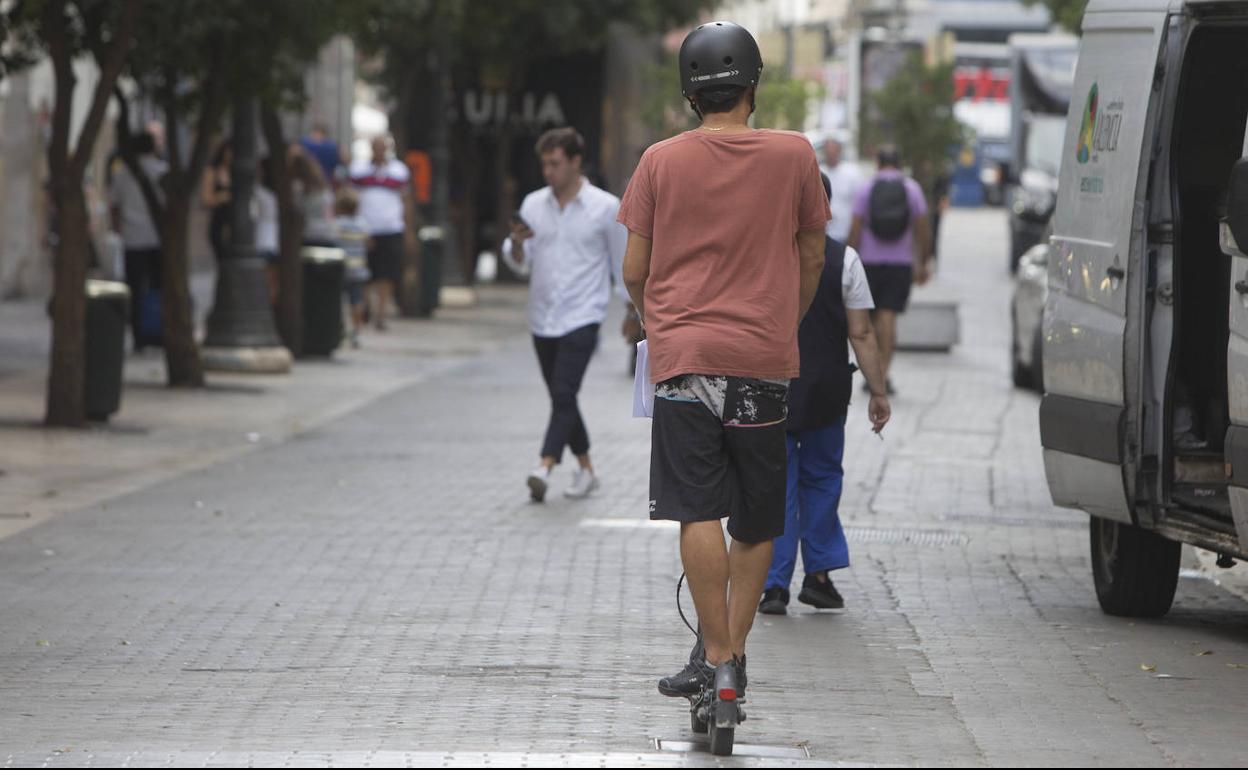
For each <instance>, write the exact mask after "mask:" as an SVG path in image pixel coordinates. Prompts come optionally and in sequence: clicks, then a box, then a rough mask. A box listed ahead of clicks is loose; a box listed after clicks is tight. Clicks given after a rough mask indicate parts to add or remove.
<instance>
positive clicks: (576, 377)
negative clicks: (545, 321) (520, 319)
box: [533, 324, 598, 462]
mask: <svg viewBox="0 0 1248 770" xmlns="http://www.w3.org/2000/svg"><path fill="white" fill-rule="evenodd" d="M533 346H534V347H535V348H536V349H537V360H538V363H540V364H541V366H542V379H544V380H546V390H547V391H549V393H550V423H549V425H548V426H547V428H546V440H545V441H543V442H542V457H553V458H555V462H560V461H561V460H563V449H564V447H567V448H569V449H571V450H572V454H574V455H577V456H580V455H584V454H588V453H589V432H588V431H587V430H585V420H583V419H582V418H581V410H580V407H579V406H577V402H576V396H577V394H578V393H579V392H580V390H581V381H582V380H584V379H585V369H586V368H587V367H588V366H589V359H590V358H591V357H592V356H593V355H594V349H595V348H597V347H598V324H590V325H589V326H582V327H581V328H579V329H577V330H576V331H574V332H570V333H568V334H566V335H564V336H562V337H538V336H536V335H534V336H533Z"/></svg>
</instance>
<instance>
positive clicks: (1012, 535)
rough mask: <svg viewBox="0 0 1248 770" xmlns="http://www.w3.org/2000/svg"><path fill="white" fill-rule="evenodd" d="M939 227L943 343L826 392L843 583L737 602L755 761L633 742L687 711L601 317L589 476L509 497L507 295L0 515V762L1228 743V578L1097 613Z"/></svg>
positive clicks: (519, 357)
mask: <svg viewBox="0 0 1248 770" xmlns="http://www.w3.org/2000/svg"><path fill="white" fill-rule="evenodd" d="M947 222H948V224H947V226H946V232H945V249H944V254H945V255H946V256H945V257H944V260H945V262H946V264H944V265H943V266H942V274H941V276H940V279H939V282H938V285H937V287H933V289H932V291H943V292H947V293H950V292H951V293H953V294H955V295H957V296H958V297H959V298H960V299H961V302H962V324H963V339H964V343H963V344H962V345H961V346H959V347H958V348H957V349H955V350H954V351H953V352H952V353H950V354H948V355H937V354H923V355H905V356H903V357H902V358H901V359H900V361H899V363H898V367H897V372H896V378H895V379H896V382H897V386H898V388H899V389H900V392H901V395H900V396H899V397H898V398H897V399H896V401H895V404H894V411H895V415H896V416H895V422H894V424H893V425H891V426H890V427H889V428H888V429H887V431H886V432H885V436H886V438H885V440H884V441H882V442H881V441H878V440H877V439H876V438H875V437H874V436H872V435H871V434H870V433H869V431H868V423H867V421H866V417H865V415H864V414H863V413H862V411H861V410H862V404H857V405H855V410H854V413H853V414H852V416H851V422H850V430H849V431H848V435H849V439H848V450H847V461H846V464H847V469H848V478H847V484H846V490H845V496H844V502H843V507H842V511H843V516H844V518H845V520H846V523H847V525H849V535H850V539H851V546H852V555H853V559H854V563H853V566H852V567H851V568H850V569H849V570H848V571H846V572H844V573H841V574H840V575H838V576H837V583H838V586H840V587H841V589H842V593H844V594H845V597H846V600H847V603H848V607H849V609H848V610H847V611H846V612H844V613H841V614H833V613H816V612H813V611H807V610H806V609H805V608H802V607H801V606H800V605H796V606H795V607H793V608H791V611H790V615H789V616H788V617H785V618H767V619H765V620H760V622H758V623H757V624H756V626H755V633H754V636H753V637H752V646H751V650H750V668H751V671H750V675H751V676H750V678H751V689H750V719H749V721H747V722H746V723H745V725H744V726H743V727H742V728H740V730H739V731H738V740H739V741H740V742H741V743H742V744H754V745H758V746H768V747H778V748H782V749H786V750H788V752H789V754H790V756H789V757H783V758H776V757H774V756H773V757H757V756H755V757H749V756H746V757H736V758H733V759H729V760H714V761H713V758H712V757H710V756H709V755H707V754H705V753H692V754H689V753H679V752H665V751H660V750H659V748H658V747H656V744H655V741H656V739H657V740H662V741H667V742H671V741H684V740H689V738H690V736H689V732H688V719H687V716H686V710H685V708H684V706H683V701H679V700H670V699H664V698H662V697H660V696H659V695H658V694H657V693H656V692H655V690H654V680H655V678H656V677H657V676H658V675H662V674H666V673H670V671H671V670H674V669H675V668H678V667H679V666H680V664H681V663H682V662H683V657H684V655H685V653H686V652H687V650H688V645H689V643H690V641H691V639H690V636H689V633H688V632H687V631H686V630H685V629H684V627H683V626H682V625H681V623H680V621H679V618H678V616H677V613H676V608H675V604H674V598H675V592H674V591H675V584H676V579H677V577H678V576H679V574H680V565H679V557H678V553H677V547H676V534H675V530H673V529H672V528H671V527H668V526H664V525H651V524H649V523H647V522H645V520H644V517H645V512H646V500H647V494H646V484H645V479H646V476H647V471H648V449H649V447H648V424H647V423H646V422H645V421H639V420H633V419H631V418H630V417H629V416H628V410H629V407H630V397H631V396H630V394H631V383H630V381H629V380H628V378H627V376H626V375H625V371H624V357H625V350H624V347H623V345H622V343H620V342H619V341H618V340H617V339H616V338H614V336H613V335H612V334H610V333H609V332H610V330H611V328H612V327H610V326H609V327H607V328H608V333H607V334H606V335H605V336H604V341H603V345H602V348H601V351H600V355H599V356H598V358H597V359H596V360H595V361H594V363H593V364H592V365H591V368H590V374H589V377H588V379H587V384H586V388H585V392H584V394H583V408H584V410H585V412H586V414H587V416H588V417H587V419H588V422H589V426H590V431H591V436H592V438H593V440H594V446H595V449H594V453H595V462H596V464H597V465H598V467H599V469H600V472H601V474H602V477H603V481H604V484H603V488H602V489H601V491H600V492H599V493H598V494H597V495H596V496H595V497H593V498H591V499H590V500H588V501H579V502H574V501H568V500H565V499H563V498H562V496H561V495H560V494H559V492H560V491H561V488H562V485H563V484H565V483H566V482H567V481H569V480H570V473H569V472H567V471H561V472H560V475H559V476H558V477H557V481H556V484H555V487H554V489H553V490H552V491H553V494H552V495H551V496H550V499H549V501H548V502H547V503H546V504H545V505H534V504H531V503H529V502H528V501H527V494H526V491H525V489H524V485H523V479H524V475H525V473H526V472H527V471H528V470H529V468H530V466H531V465H532V464H533V462H534V460H535V457H536V452H537V449H538V444H539V441H540V437H541V429H542V425H543V423H544V419H545V410H546V407H545V404H544V399H543V392H542V389H541V386H540V379H539V375H538V372H537V368H536V365H535V363H534V361H533V354H532V351H531V349H530V344H529V342H528V340H527V338H526V337H525V335H524V330H523V326H522V321H521V319H520V318H519V317H518V318H517V324H518V325H517V333H516V335H515V336H514V338H513V339H511V340H509V341H507V342H506V343H505V344H504V345H503V347H502V348H501V349H499V350H496V351H492V352H488V353H485V354H483V355H481V356H479V357H477V358H474V359H472V360H471V361H469V362H467V363H465V364H463V365H461V366H458V367H456V368H454V369H452V370H450V371H448V372H447V373H444V374H441V375H438V376H435V377H432V378H430V379H429V380H427V381H425V382H421V383H418V384H416V385H413V386H411V387H409V388H405V389H403V390H400V391H398V392H396V393H393V394H390V395H388V396H386V397H384V398H382V399H380V400H378V401H376V402H374V403H372V404H370V405H369V406H367V407H365V408H362V409H360V410H359V411H357V412H355V413H353V414H351V415H348V416H346V417H344V418H341V419H338V420H336V421H333V422H331V423H328V424H326V425H322V426H320V427H318V428H316V429H314V430H311V431H307V432H303V433H301V434H298V435H297V436H295V437H294V438H293V439H292V440H290V441H288V442H286V443H284V444H280V445H276V446H271V447H266V448H264V449H262V450H260V451H257V452H254V453H251V454H248V455H245V456H243V457H241V458H237V459H235V460H231V461H227V462H224V463H220V464H216V465H213V466H211V467H207V468H202V469H199V470H196V471H194V472H190V473H187V474H185V475H182V476H180V477H177V478H175V479H171V480H167V481H164V482H162V483H160V484H157V485H155V486H152V487H149V488H147V489H144V490H142V491H139V492H136V493H133V494H129V495H127V496H125V497H123V498H119V499H114V500H112V501H110V502H108V503H107V504H106V505H97V506H94V507H92V508H88V509H84V510H80V511H76V512H74V513H72V514H69V515H65V516H62V517H59V518H56V519H53V520H52V521H49V522H47V523H44V524H42V525H40V526H37V527H34V528H32V529H29V530H26V531H24V532H21V533H19V534H17V535H15V536H13V537H11V538H9V539H7V540H3V541H0V619H2V622H0V704H3V707H2V708H0V763H4V764H5V766H23V765H44V766H61V765H66V766H69V765H87V764H109V765H113V764H115V765H125V764H129V765H156V764H175V765H202V766H217V765H238V764H253V765H265V766H272V765H292V766H331V765H350V766H356V765H358V766H371V765H420V766H479V765H485V764H488V765H500V766H526V765H537V766H591V767H592V766H616V765H624V764H628V765H649V766H669V765H716V764H718V765H723V766H733V765H751V764H768V765H783V764H788V765H802V764H816V763H817V764H819V765H829V764H838V763H843V764H846V765H853V764H858V765H862V764H889V765H915V764H919V765H941V766H986V765H1021V764H1034V765H1080V766H1083V765H1101V764H1113V765H1164V766H1172V765H1197V764H1200V765H1230V766H1235V765H1243V764H1245V762H1246V759H1245V748H1246V747H1248V700H1246V699H1245V698H1244V697H1243V693H1244V692H1245V689H1246V688H1248V605H1246V604H1245V603H1244V601H1243V600H1241V599H1239V598H1238V597H1236V596H1235V595H1233V594H1231V593H1229V592H1227V591H1225V590H1223V589H1222V588H1220V587H1218V586H1217V585H1215V584H1214V583H1213V582H1212V581H1210V580H1208V579H1203V578H1201V577H1199V576H1198V575H1199V573H1191V575H1192V576H1190V577H1188V578H1186V579H1184V580H1182V581H1181V583H1180V587H1179V596H1178V599H1177V602H1176V606H1175V609H1174V611H1172V612H1171V614H1170V615H1169V616H1168V617H1166V618H1165V619H1162V620H1157V621H1136V622H1130V621H1127V620H1122V619H1115V618H1109V617H1106V616H1104V615H1102V614H1101V612H1100V611H1099V609H1098V608H1097V606H1096V600H1095V596H1094V593H1093V589H1092V585H1091V577H1090V572H1089V564H1088V556H1087V550H1088V547H1087V532H1086V530H1087V525H1086V520H1085V517H1084V516H1083V515H1081V514H1077V513H1074V512H1070V511H1061V510H1057V509H1054V508H1053V507H1052V506H1051V505H1050V503H1049V501H1048V496H1047V490H1046V488H1045V485H1044V478H1043V468H1042V465H1041V462H1040V450H1039V447H1038V444H1039V442H1038V429H1037V425H1036V410H1037V405H1038V398H1037V397H1036V396H1034V395H1032V394H1029V393H1022V392H1018V391H1014V390H1012V389H1011V388H1010V387H1009V380H1008V371H1007V370H1006V351H1007V349H1008V347H1007V346H1008V334H1009V332H1008V324H1007V323H1006V321H1005V319H1006V317H1007V316H1006V313H1005V308H1006V306H1007V303H1008V286H1009V284H1008V279H1007V277H1006V276H1005V275H1004V274H1003V270H1001V267H1000V266H1001V265H1003V263H1004V258H1003V256H1002V255H1003V254H1004V248H1005V229H1004V227H1005V225H1004V218H1003V216H1002V215H1001V214H1000V213H999V212H962V211H959V212H955V213H953V214H951V215H950V216H949V217H948V218H947ZM799 579H800V578H799ZM685 601H686V607H689V606H690V603H689V601H688V598H687V597H686V600H685ZM1200 653H1210V654H1200ZM1236 665H1237V666H1239V667H1235V666H1236ZM1142 667H1155V671H1149V670H1145V669H1144V668H1142ZM747 751H748V749H747ZM807 755H809V757H810V759H809V760H805V759H804V757H805V756H807Z"/></svg>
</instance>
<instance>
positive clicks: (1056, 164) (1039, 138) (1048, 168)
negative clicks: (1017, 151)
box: [1026, 115, 1066, 176]
mask: <svg viewBox="0 0 1248 770" xmlns="http://www.w3.org/2000/svg"><path fill="white" fill-rule="evenodd" d="M1065 139H1066V119H1065V118H1063V117H1062V116H1060V115H1033V116H1032V118H1031V120H1030V121H1029V122H1028V125H1027V156H1026V160H1027V168H1034V169H1037V170H1040V171H1044V172H1045V173H1048V174H1052V175H1053V176H1057V172H1058V169H1059V168H1060V167H1061V164H1062V143H1063V142H1064V141H1065Z"/></svg>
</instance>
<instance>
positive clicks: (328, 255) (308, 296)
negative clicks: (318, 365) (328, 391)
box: [300, 246, 346, 356]
mask: <svg viewBox="0 0 1248 770" xmlns="http://www.w3.org/2000/svg"><path fill="white" fill-rule="evenodd" d="M300 256H301V257H302V259H303V355H305V356H328V355H332V354H333V352H334V351H335V350H337V349H338V346H339V345H341V344H342V336H343V323H342V292H343V271H344V269H345V264H344V262H345V258H346V252H344V251H343V250H342V249H340V248H337V247H333V246H304V247H303V249H301V250H300Z"/></svg>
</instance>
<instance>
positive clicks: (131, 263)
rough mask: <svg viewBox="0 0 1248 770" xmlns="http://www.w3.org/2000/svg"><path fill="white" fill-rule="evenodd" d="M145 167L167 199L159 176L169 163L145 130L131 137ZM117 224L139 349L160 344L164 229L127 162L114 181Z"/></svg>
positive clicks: (112, 195)
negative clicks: (158, 151)
mask: <svg viewBox="0 0 1248 770" xmlns="http://www.w3.org/2000/svg"><path fill="white" fill-rule="evenodd" d="M132 141H133V142H134V146H133V151H134V155H135V157H136V158H137V159H138V167H139V171H140V173H142V174H143V176H144V177H146V179H147V181H148V182H150V183H151V184H152V186H153V188H154V189H153V191H154V192H155V193H156V197H157V198H158V199H160V200H163V199H164V193H163V192H162V188H161V184H160V180H161V177H163V176H164V175H165V173H166V172H167V171H168V169H169V165H168V164H167V163H165V161H163V160H161V159H160V158H158V157H157V156H156V140H155V138H154V137H153V136H152V135H151V134H150V133H147V132H146V131H145V132H143V133H141V134H139V135H137V136H136V137H134V139H133V140H132ZM109 202H110V211H111V213H112V225H113V230H114V231H115V232H117V233H120V235H121V243H122V248H123V249H124V250H125V270H126V285H128V286H129V287H130V327H131V331H132V334H133V336H134V349H135V350H136V351H142V350H143V348H144V347H146V346H148V345H160V344H161V342H162V339H163V335H162V334H161V318H160V313H161V302H160V297H161V280H162V278H161V276H162V275H163V270H162V264H161V261H162V256H161V255H162V253H163V252H162V251H161V241H160V229H159V227H158V226H157V224H156V222H155V221H154V220H153V219H152V212H151V209H150V208H149V206H148V205H147V199H146V198H145V197H144V195H143V188H142V187H141V186H140V184H139V180H138V179H137V178H136V177H135V175H134V173H133V172H132V171H131V169H130V167H129V166H128V165H124V164H123V165H121V166H120V167H119V168H118V169H117V170H116V172H115V173H114V174H113V178H112V182H111V184H110V186H109Z"/></svg>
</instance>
